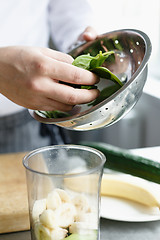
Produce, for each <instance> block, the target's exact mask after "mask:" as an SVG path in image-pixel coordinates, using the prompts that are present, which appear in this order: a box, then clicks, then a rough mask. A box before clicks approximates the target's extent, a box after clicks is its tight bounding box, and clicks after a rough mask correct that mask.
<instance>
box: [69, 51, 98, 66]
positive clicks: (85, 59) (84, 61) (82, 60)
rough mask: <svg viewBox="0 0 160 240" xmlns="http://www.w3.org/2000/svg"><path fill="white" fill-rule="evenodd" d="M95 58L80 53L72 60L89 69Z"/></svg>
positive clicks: (74, 63)
mask: <svg viewBox="0 0 160 240" xmlns="http://www.w3.org/2000/svg"><path fill="white" fill-rule="evenodd" d="M93 58H94V57H92V56H90V55H89V54H84V55H80V56H78V57H77V58H76V59H75V60H74V61H73V62H72V65H74V66H76V67H80V68H83V69H87V70H89V68H90V62H91V60H92V59H93Z"/></svg>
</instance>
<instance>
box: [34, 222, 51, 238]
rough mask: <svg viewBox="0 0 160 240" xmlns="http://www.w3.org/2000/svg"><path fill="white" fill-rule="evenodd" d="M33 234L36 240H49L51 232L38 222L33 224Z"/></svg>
mask: <svg viewBox="0 0 160 240" xmlns="http://www.w3.org/2000/svg"><path fill="white" fill-rule="evenodd" d="M34 234H35V237H36V240H42V239H43V240H51V231H50V229H48V228H47V227H45V226H43V224H41V223H40V222H36V223H35V224H34Z"/></svg>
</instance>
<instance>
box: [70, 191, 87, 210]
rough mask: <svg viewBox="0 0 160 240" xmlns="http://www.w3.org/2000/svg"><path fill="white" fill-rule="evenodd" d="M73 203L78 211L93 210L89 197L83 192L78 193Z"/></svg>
mask: <svg viewBox="0 0 160 240" xmlns="http://www.w3.org/2000/svg"><path fill="white" fill-rule="evenodd" d="M72 203H73V204H74V205H75V207H76V209H77V211H78V212H91V208H90V205H89V202H88V199H87V198H86V197H85V196H84V195H83V194H77V195H76V196H75V197H74V198H73V199H72Z"/></svg>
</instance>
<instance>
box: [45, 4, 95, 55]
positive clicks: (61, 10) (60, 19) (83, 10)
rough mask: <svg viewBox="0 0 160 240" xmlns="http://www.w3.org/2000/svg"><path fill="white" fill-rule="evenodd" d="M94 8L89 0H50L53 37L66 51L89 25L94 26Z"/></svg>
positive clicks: (55, 42)
mask: <svg viewBox="0 0 160 240" xmlns="http://www.w3.org/2000/svg"><path fill="white" fill-rule="evenodd" d="M92 21H93V14H92V8H91V6H90V4H89V2H88V1H87V0H68V1H67V0H50V5H49V23H50V28H51V29H50V31H51V39H52V40H53V42H54V44H55V46H56V48H57V49H58V50H60V51H63V52H66V51H67V49H68V47H69V46H71V44H73V43H75V42H76V40H77V38H78V36H79V35H80V34H81V33H82V32H83V31H84V29H85V28H86V27H87V26H92Z"/></svg>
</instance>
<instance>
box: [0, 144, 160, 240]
mask: <svg viewBox="0 0 160 240" xmlns="http://www.w3.org/2000/svg"><path fill="white" fill-rule="evenodd" d="M132 152H134V153H137V154H138V155H141V156H144V157H147V156H148V157H149V158H152V159H154V160H156V161H160V154H159V153H160V147H153V148H144V149H137V150H132ZM23 155H24V154H20V155H18V157H20V160H21V158H22V156H23ZM9 156H10V157H11V158H12V161H14V160H13V156H14V158H15V156H16V160H15V161H16V162H17V161H18V160H17V155H15V154H13V156H12V155H9ZM6 157H7V155H5V158H6ZM1 160H2V161H1ZM3 160H4V156H0V162H1V164H2V163H3ZM4 162H5V164H6V161H4ZM8 163H9V162H8ZM22 169H23V168H21V169H20V171H22ZM11 170H12V169H11ZM1 172H3V171H2V170H1ZM21 177H24V173H23V174H22V175H21ZM25 211H26V210H25ZM0 218H2V217H1V215H0ZM0 220H1V222H3V219H0ZM100 225H101V234H100V235H101V238H100V239H101V240H153V239H156V240H157V239H159V236H160V220H158V221H150V222H123V221H115V220H109V219H104V218H101V221H100ZM26 226H27V225H26ZM10 232H11V231H10ZM10 232H9V231H8V233H3V234H0V240H31V237H30V232H29V231H27V230H26V231H25V229H24V230H23V229H21V230H20V231H17V232H14V233H10Z"/></svg>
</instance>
